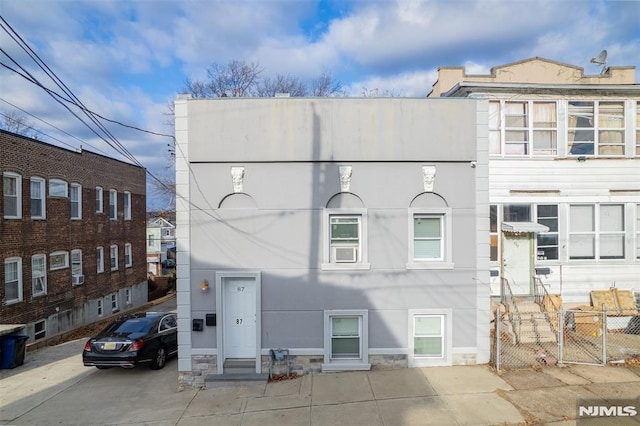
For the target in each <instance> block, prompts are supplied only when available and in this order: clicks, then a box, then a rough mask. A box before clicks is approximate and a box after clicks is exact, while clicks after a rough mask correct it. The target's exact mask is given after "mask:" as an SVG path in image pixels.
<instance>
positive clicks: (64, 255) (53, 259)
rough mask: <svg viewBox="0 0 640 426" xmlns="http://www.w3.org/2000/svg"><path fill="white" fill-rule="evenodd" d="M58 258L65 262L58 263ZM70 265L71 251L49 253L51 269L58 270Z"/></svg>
mask: <svg viewBox="0 0 640 426" xmlns="http://www.w3.org/2000/svg"><path fill="white" fill-rule="evenodd" d="M58 259H62V260H63V262H62V263H61V264H58V263H59V262H58ZM68 267H69V252H68V251H62V250H61V251H54V252H53V253H50V254H49V270H50V271H57V270H58V269H65V268H68Z"/></svg>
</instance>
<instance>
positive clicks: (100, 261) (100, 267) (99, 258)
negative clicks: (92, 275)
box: [96, 247, 104, 274]
mask: <svg viewBox="0 0 640 426" xmlns="http://www.w3.org/2000/svg"><path fill="white" fill-rule="evenodd" d="M102 272H104V247H96V273H98V274H101V273H102Z"/></svg>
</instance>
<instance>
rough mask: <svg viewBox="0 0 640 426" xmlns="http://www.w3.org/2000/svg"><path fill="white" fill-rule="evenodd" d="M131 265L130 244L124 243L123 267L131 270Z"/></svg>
mask: <svg viewBox="0 0 640 426" xmlns="http://www.w3.org/2000/svg"><path fill="white" fill-rule="evenodd" d="M132 265H133V257H132V249H131V243H126V244H125V245H124V267H125V268H131V266H132Z"/></svg>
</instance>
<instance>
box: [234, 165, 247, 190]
mask: <svg viewBox="0 0 640 426" xmlns="http://www.w3.org/2000/svg"><path fill="white" fill-rule="evenodd" d="M231 180H232V181H233V192H244V191H243V186H244V166H240V167H231Z"/></svg>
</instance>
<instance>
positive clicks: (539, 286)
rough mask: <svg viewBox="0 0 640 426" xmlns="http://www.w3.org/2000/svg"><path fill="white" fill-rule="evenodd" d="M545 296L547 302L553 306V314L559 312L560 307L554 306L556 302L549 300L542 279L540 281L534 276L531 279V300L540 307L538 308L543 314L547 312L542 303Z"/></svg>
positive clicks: (549, 296) (549, 297)
mask: <svg viewBox="0 0 640 426" xmlns="http://www.w3.org/2000/svg"><path fill="white" fill-rule="evenodd" d="M545 296H546V297H547V300H549V301H550V302H551V304H552V305H553V308H554V309H555V312H558V311H559V310H560V306H556V302H555V301H554V300H553V299H552V298H551V295H550V294H549V292H548V291H547V287H545V285H544V283H543V282H542V279H540V277H537V276H534V277H533V298H534V299H533V300H534V301H535V302H536V303H537V304H538V305H540V307H541V308H542V310H543V311H544V312H546V311H547V310H546V308H545V306H544V303H543V302H544V298H545Z"/></svg>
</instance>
